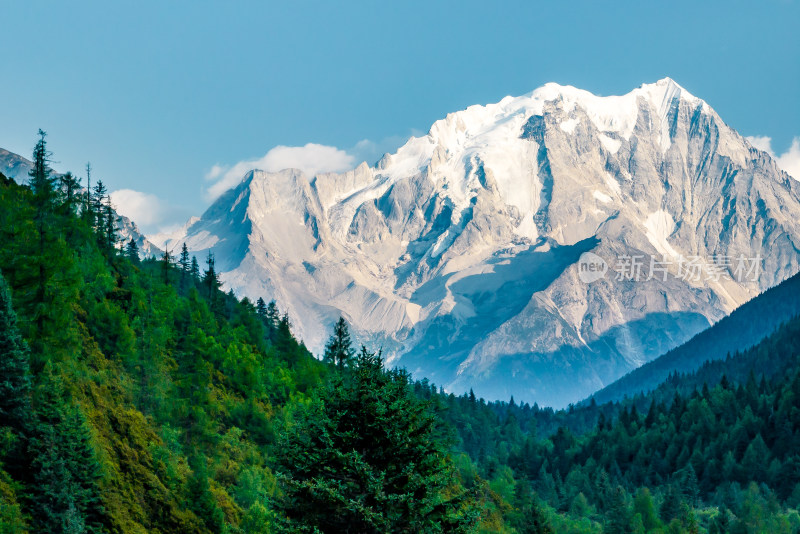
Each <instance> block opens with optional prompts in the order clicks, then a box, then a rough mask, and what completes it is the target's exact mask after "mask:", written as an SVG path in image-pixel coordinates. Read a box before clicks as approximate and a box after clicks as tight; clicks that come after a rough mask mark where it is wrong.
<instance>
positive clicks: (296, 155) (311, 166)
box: [206, 143, 357, 200]
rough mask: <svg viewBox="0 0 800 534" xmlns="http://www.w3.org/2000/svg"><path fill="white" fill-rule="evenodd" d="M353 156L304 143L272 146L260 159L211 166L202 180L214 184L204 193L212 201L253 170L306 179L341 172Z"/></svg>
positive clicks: (347, 166)
mask: <svg viewBox="0 0 800 534" xmlns="http://www.w3.org/2000/svg"><path fill="white" fill-rule="evenodd" d="M356 163H357V162H356V157H355V156H353V155H351V154H348V153H347V152H346V151H344V150H340V149H338V148H336V147H334V146H326V145H318V144H315V143H308V144H307V145H305V146H276V147H275V148H273V149H272V150H270V151H269V152H267V153H266V154H265V155H264V157H262V158H260V159H255V160H250V161H240V162H239V163H236V164H235V165H232V166H221V165H214V166H213V167H211V169H210V170H209V171H208V173H206V180H209V181H214V183H213V184H212V185H211V187H209V188H208V190H207V191H206V196H207V197H208V198H209V199H210V200H213V199H215V198H217V197H218V196H220V195H221V194H222V193H224V192H225V191H227V190H228V189H230V188H231V187H233V186H235V185H236V184H238V183H239V182H240V181H241V180H242V178H244V175H245V174H246V173H247V172H248V171H251V170H253V169H259V170H262V171H267V172H277V171H280V170H283V169H289V168H293V169H300V170H301V171H303V172H304V173H305V174H306V175H307V176H309V177H311V176H315V175H317V174H319V173H323V172H343V171H348V170H350V169H352V168H353V167H355V166H356Z"/></svg>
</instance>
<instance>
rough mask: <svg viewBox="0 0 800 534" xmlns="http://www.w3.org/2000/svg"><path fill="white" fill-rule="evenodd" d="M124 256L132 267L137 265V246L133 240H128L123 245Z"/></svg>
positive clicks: (138, 260) (138, 259)
mask: <svg viewBox="0 0 800 534" xmlns="http://www.w3.org/2000/svg"><path fill="white" fill-rule="evenodd" d="M125 255H126V256H127V257H128V259H129V260H131V262H132V263H133V264H134V265H139V263H140V258H139V245H137V244H136V241H134V239H133V238H130V240H128V243H127V244H126V245H125Z"/></svg>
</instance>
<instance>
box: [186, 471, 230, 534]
mask: <svg viewBox="0 0 800 534" xmlns="http://www.w3.org/2000/svg"><path fill="white" fill-rule="evenodd" d="M191 463H192V476H191V478H190V479H189V484H188V490H189V491H188V493H189V496H188V504H189V507H190V508H191V510H192V511H193V512H194V513H195V514H197V516H198V517H199V518H200V519H202V520H203V522H204V523H205V525H206V527H207V528H208V529H209V530H210V531H211V532H213V533H214V534H221V533H222V532H223V531H224V529H225V516H224V514H223V512H222V510H221V509H220V508H219V506H217V503H216V501H215V500H214V495H213V494H212V493H211V487H210V485H209V482H208V468H207V467H206V460H205V458H203V457H195V458H193V459H192V462H191Z"/></svg>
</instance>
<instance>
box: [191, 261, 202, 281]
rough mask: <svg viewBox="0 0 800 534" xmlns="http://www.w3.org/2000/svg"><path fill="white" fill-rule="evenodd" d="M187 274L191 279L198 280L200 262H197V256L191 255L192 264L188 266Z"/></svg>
mask: <svg viewBox="0 0 800 534" xmlns="http://www.w3.org/2000/svg"><path fill="white" fill-rule="evenodd" d="M189 275H190V276H191V277H192V280H193V281H196V280H200V264H199V263H197V257H196V256H192V264H191V266H190V267H189Z"/></svg>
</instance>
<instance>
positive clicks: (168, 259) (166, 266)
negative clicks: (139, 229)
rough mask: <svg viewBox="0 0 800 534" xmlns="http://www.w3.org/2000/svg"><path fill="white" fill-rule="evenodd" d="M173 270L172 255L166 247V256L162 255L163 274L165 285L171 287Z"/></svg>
mask: <svg viewBox="0 0 800 534" xmlns="http://www.w3.org/2000/svg"><path fill="white" fill-rule="evenodd" d="M170 270H172V255H171V254H170V253H169V249H168V248H167V247H164V254H162V255H161V273H162V275H163V279H164V283H165V284H167V285H169V282H170V280H169V273H170Z"/></svg>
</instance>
